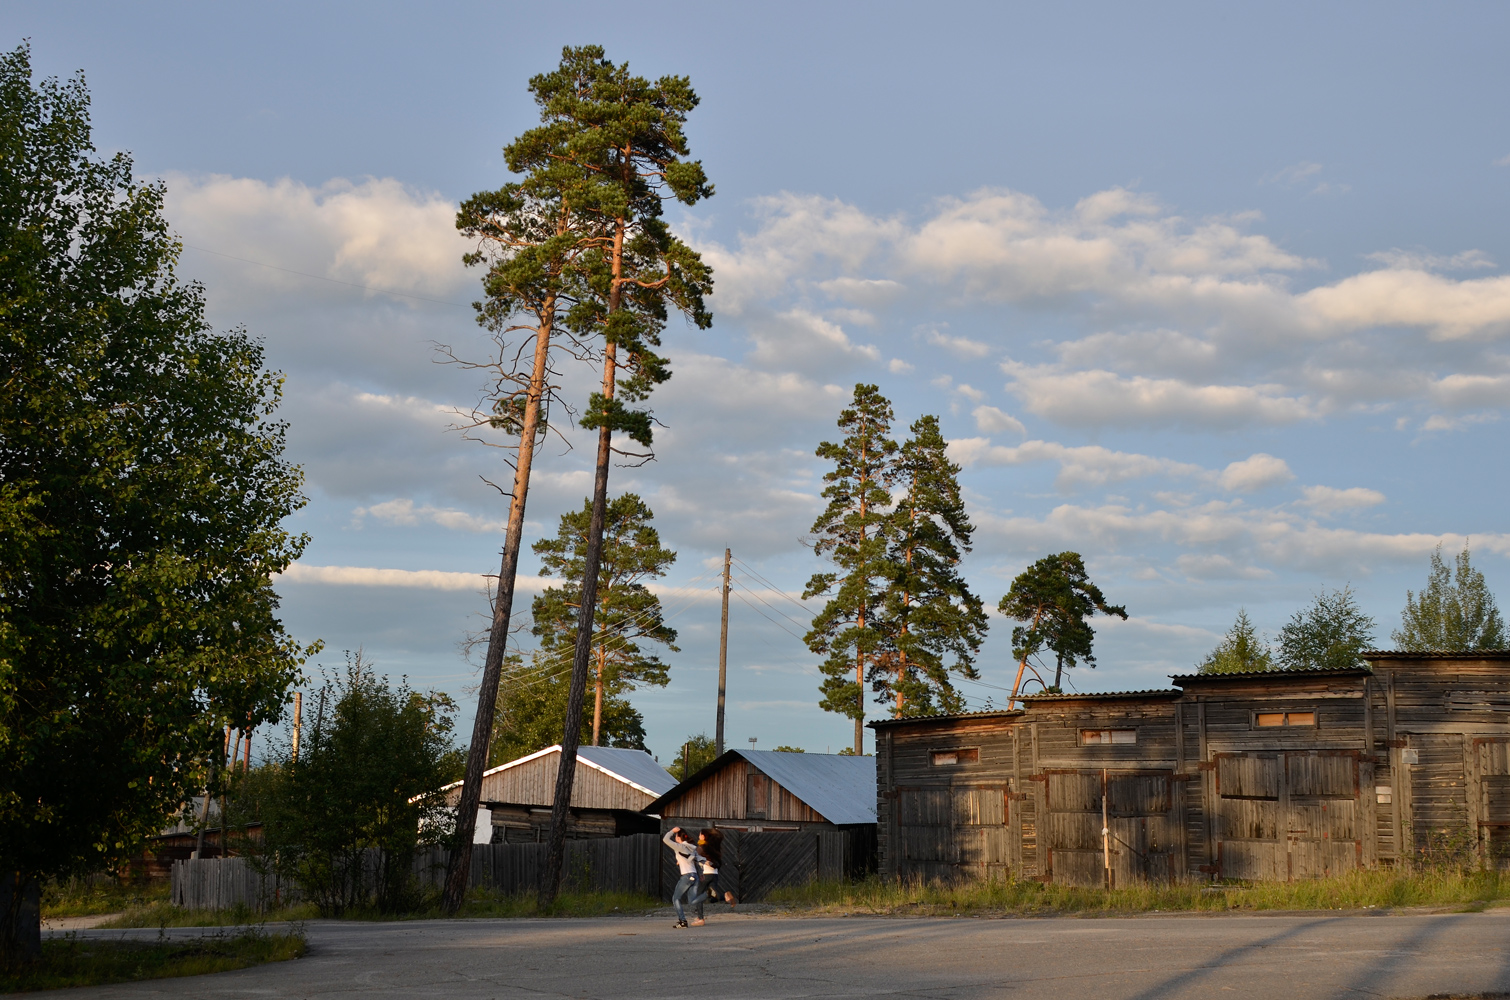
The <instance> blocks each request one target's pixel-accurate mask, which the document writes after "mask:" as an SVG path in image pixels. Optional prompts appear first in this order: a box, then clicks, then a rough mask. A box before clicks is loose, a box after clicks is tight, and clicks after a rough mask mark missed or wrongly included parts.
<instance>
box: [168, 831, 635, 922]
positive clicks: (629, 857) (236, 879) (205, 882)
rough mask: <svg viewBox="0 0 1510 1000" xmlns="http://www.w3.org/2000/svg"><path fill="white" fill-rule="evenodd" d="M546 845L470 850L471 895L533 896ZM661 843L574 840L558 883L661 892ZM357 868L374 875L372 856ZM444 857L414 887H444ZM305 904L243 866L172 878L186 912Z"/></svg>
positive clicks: (186, 870)
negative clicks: (475, 890)
mask: <svg viewBox="0 0 1510 1000" xmlns="http://www.w3.org/2000/svg"><path fill="white" fill-rule="evenodd" d="M547 849H548V845H546V844H478V845H475V846H474V847H473V848H472V870H471V883H470V884H471V887H472V888H487V889H492V890H493V891H495V892H499V893H503V894H505V895H513V894H516V893H527V892H535V891H536V890H537V889H538V888H539V886H540V880H541V878H542V877H543V873H544V872H545V854H546V851H547ZM660 851H661V843H660V838H659V837H657V836H655V835H654V834H651V833H638V834H634V835H633V836H629V837H605V838H600V839H590V840H572V841H568V842H567V844H566V865H565V870H564V873H563V874H564V879H565V883H566V886H567V888H569V889H573V890H577V891H582V892H636V893H642V894H644V895H647V896H654V895H657V894H658V893H659V891H660V876H661V872H660V863H661V858H660ZM368 853H369V855H370V857H369V858H368V859H367V863H366V864H365V865H364V866H363V867H364V868H365V869H366V870H367V871H368V872H369V873H371V872H375V870H376V867H377V857H376V854H377V852H376V851H369V852H368ZM449 856H450V854H449V852H448V851H446V850H445V849H444V848H433V849H431V850H427V851H421V852H420V853H419V854H418V855H416V856H415V859H414V868H413V872H414V879H415V882H416V883H417V884H418V885H419V886H420V887H421V888H424V889H432V890H439V889H440V888H441V887H442V886H443V885H444V884H445V881H446V862H447V860H448V859H449ZM303 898H304V894H303V893H302V892H301V891H300V889H299V886H298V885H297V884H296V883H293V882H291V881H288V880H284V879H280V878H278V877H277V876H276V875H272V874H268V875H263V874H261V873H260V872H258V871H257V869H256V868H255V867H253V866H252V865H251V864H250V863H249V862H248V860H247V859H246V858H205V859H202V860H194V859H191V860H187V861H176V862H174V863H173V871H172V899H173V902H174V904H175V905H177V906H181V907H183V908H184V909H189V910H231V909H235V908H236V907H238V906H244V907H246V908H248V909H251V910H257V911H262V910H268V909H273V908H276V907H278V906H281V905H285V904H288V903H293V902H299V901H302V900H303Z"/></svg>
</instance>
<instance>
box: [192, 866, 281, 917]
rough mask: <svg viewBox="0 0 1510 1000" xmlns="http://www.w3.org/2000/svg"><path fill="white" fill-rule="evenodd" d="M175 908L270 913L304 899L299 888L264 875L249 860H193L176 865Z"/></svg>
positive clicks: (274, 877) (274, 876) (273, 876)
mask: <svg viewBox="0 0 1510 1000" xmlns="http://www.w3.org/2000/svg"><path fill="white" fill-rule="evenodd" d="M170 877H171V880H172V891H173V895H172V898H173V904H174V905H175V906H181V907H183V908H184V909H186V910H231V909H235V908H236V907H237V906H246V907H249V908H251V909H253V910H266V909H271V908H274V907H277V906H281V905H283V904H285V903H290V902H295V901H297V900H298V899H299V898H300V894H299V887H298V886H296V885H293V884H291V883H288V882H284V881H283V880H282V879H279V878H278V876H276V875H262V874H260V873H259V872H258V871H257V869H255V868H253V867H252V866H251V865H250V864H249V863H248V862H247V860H246V858H201V859H194V858H190V859H188V860H185V861H175V862H173V870H172V873H171V876H170Z"/></svg>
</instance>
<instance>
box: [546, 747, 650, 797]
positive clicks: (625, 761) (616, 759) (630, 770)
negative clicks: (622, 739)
mask: <svg viewBox="0 0 1510 1000" xmlns="http://www.w3.org/2000/svg"><path fill="white" fill-rule="evenodd" d="M556 749H558V750H559V749H560V747H557V748H556ZM577 756H578V757H580V758H582V759H583V760H586V761H587V762H588V763H589V764H594V765H596V766H597V767H598V768H599V769H601V770H604V771H607V772H608V773H609V774H612V775H615V776H617V777H619V778H623V779H624V780H625V781H627V782H629V783H630V784H632V785H638V786H639V787H640V788H643V789H644V790H645V791H646V792H648V793H650V794H651V795H665V794H666V793H667V792H669V791H671V789H673V788H675V787H676V779H675V778H673V777H672V776H671V772H670V771H667V770H666V769H665V768H664V767H662V766H661V765H659V764H657V763H656V761H655V758H654V757H652V756H650V755H649V754H648V753H646V752H645V751H643V750H627V749H624V748H621V747H578V748H577Z"/></svg>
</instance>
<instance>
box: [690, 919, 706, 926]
mask: <svg viewBox="0 0 1510 1000" xmlns="http://www.w3.org/2000/svg"><path fill="white" fill-rule="evenodd" d="M706 923H707V921H706V920H704V919H703V918H702V917H698V918H697V919H696V920H694V921H692V926H693V927H701V926H702V925H703V924H706Z"/></svg>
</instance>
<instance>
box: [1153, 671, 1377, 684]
mask: <svg viewBox="0 0 1510 1000" xmlns="http://www.w3.org/2000/svg"><path fill="white" fill-rule="evenodd" d="M1371 673H1373V671H1372V670H1370V669H1369V668H1368V667H1332V668H1327V669H1320V670H1247V671H1243V672H1241V673H1232V674H1170V675H1169V679H1170V680H1172V681H1174V682H1175V683H1176V684H1178V685H1180V686H1181V687H1184V686H1185V684H1186V683H1188V682H1190V681H1201V682H1205V681H1251V680H1266V681H1278V680H1285V679H1286V678H1291V677H1364V676H1367V675H1368V674H1371Z"/></svg>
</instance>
